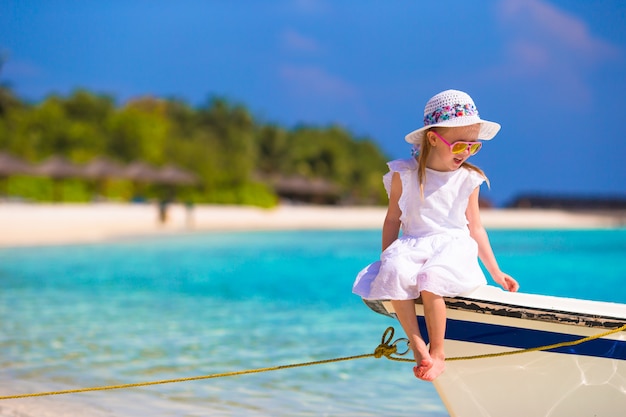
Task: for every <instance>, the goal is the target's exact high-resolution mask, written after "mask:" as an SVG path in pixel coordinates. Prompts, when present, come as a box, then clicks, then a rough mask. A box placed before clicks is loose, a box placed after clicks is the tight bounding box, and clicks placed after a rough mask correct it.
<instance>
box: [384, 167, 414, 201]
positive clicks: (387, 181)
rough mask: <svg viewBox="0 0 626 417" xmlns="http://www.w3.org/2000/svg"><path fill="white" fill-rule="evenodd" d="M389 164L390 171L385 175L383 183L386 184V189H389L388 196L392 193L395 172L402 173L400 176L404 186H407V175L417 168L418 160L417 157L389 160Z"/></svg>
mask: <svg viewBox="0 0 626 417" xmlns="http://www.w3.org/2000/svg"><path fill="white" fill-rule="evenodd" d="M387 166H388V167H389V172H388V173H386V174H385V175H384V176H383V185H384V186H385V191H387V196H388V197H389V196H390V195H391V178H392V177H393V173H394V172H397V173H399V174H400V178H401V179H402V187H403V188H405V177H406V176H407V174H408V175H411V173H412V172H413V171H415V170H417V161H416V160H415V158H409V159H396V160H394V161H390V162H387Z"/></svg>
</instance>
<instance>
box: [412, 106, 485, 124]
mask: <svg viewBox="0 0 626 417" xmlns="http://www.w3.org/2000/svg"><path fill="white" fill-rule="evenodd" d="M474 115H476V116H478V109H477V108H476V106H475V105H474V103H467V104H454V105H452V106H443V107H438V108H437V109H435V111H433V112H432V113H429V114H426V115H425V116H424V126H431V125H434V124H437V123H439V122H442V121H444V120H450V119H452V118H455V117H464V116H474Z"/></svg>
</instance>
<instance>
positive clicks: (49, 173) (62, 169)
mask: <svg viewBox="0 0 626 417" xmlns="http://www.w3.org/2000/svg"><path fill="white" fill-rule="evenodd" d="M81 171H82V170H81V167H79V166H77V165H74V164H73V163H72V162H70V161H69V160H67V159H66V158H64V157H62V156H59V155H53V156H51V157H50V158H48V159H46V160H45V161H44V162H42V163H41V164H39V165H37V166H36V167H35V168H34V169H33V173H34V174H36V175H42V176H46V177H49V178H51V179H52V181H53V182H54V185H53V187H54V190H53V194H54V195H53V199H54V200H55V201H60V200H62V199H63V193H62V190H61V189H60V187H59V181H60V180H63V179H66V178H79V177H81V176H82V172H81Z"/></svg>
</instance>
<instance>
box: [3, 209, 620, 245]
mask: <svg viewBox="0 0 626 417" xmlns="http://www.w3.org/2000/svg"><path fill="white" fill-rule="evenodd" d="M385 210H386V209H385V208H384V207H330V206H288V205H282V206H279V207H276V208H273V209H261V208H256V207H244V206H219V205H200V206H196V207H194V208H193V209H191V210H188V209H187V208H186V207H185V206H183V205H172V206H171V207H170V208H169V209H168V216H167V217H168V218H167V221H166V222H165V223H161V222H159V217H158V210H157V207H156V206H155V205H153V204H114V203H92V204H24V203H6V202H4V203H0V247H11V246H32V245H51V244H68V243H87V242H98V241H104V240H111V239H120V238H128V237H135V236H150V235H167V234H178V233H194V232H205V231H245V230H287V229H288V230H298V229H370V228H372V229H377V228H380V227H381V226H382V222H383V219H384V217H385ZM482 219H483V223H484V225H485V227H486V228H488V229H490V228H491V229H494V228H510V229H524V228H526V229H533V228H535V229H536V228H556V229H576V228H582V229H588V228H615V227H624V226H625V225H626V213H624V212H611V213H593V212H568V211H561V210H522V209H506V210H505V209H488V210H483V211H482Z"/></svg>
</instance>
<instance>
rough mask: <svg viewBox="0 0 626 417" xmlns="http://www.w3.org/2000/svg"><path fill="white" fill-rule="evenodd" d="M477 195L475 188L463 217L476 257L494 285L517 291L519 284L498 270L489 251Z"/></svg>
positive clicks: (489, 244) (489, 247)
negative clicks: (476, 245) (473, 244)
mask: <svg viewBox="0 0 626 417" xmlns="http://www.w3.org/2000/svg"><path fill="white" fill-rule="evenodd" d="M478 193H479V188H478V187H476V189H475V190H474V191H473V192H472V194H471V195H470V198H469V203H468V205H467V210H466V211H465V215H466V216H467V220H468V222H469V224H468V228H469V231H470V235H471V236H472V238H473V239H474V240H475V241H476V243H477V244H478V257H479V258H480V260H481V261H482V263H483V265H485V268H487V271H489V274H490V275H491V277H492V278H493V280H494V281H495V282H496V283H498V284H500V285H501V286H502V288H504V289H505V290H507V291H517V290H518V289H519V284H518V283H517V281H515V280H514V279H513V278H512V277H511V276H509V275H507V274H505V273H504V272H502V271H501V270H500V267H499V266H498V262H497V261H496V257H495V255H494V254H493V250H492V249H491V243H489V236H487V231H486V230H485V228H484V227H483V223H482V221H481V219H480V210H479V207H478Z"/></svg>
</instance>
